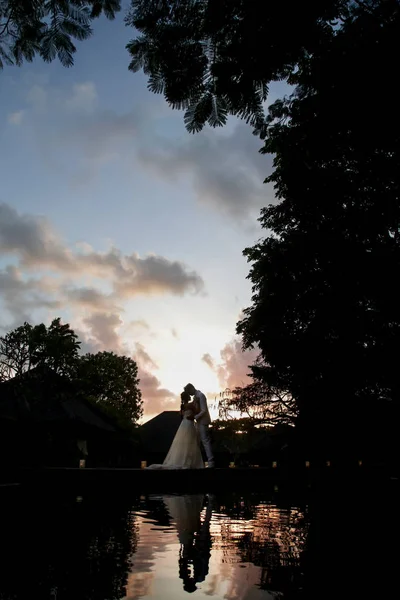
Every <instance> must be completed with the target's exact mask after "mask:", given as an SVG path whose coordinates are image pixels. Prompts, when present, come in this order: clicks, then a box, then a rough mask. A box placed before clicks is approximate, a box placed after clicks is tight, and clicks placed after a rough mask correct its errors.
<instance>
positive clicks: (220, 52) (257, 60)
mask: <svg viewBox="0 0 400 600" xmlns="http://www.w3.org/2000/svg"><path fill="white" fill-rule="evenodd" d="M351 4H352V2H345V1H343V0H308V2H302V3H301V2H290V1H289V0H270V1H269V2H268V3H266V2H263V1H262V0H253V1H252V2H248V0H132V1H131V9H130V11H129V13H128V16H127V18H126V23H127V25H129V26H132V27H134V28H135V29H136V30H137V31H138V32H139V35H138V36H137V37H136V38H135V39H134V40H132V41H131V42H130V43H129V44H128V46H127V48H128V51H129V53H130V55H131V57H132V60H131V63H130V67H129V68H130V70H131V71H133V72H136V71H138V70H139V69H143V71H144V73H145V74H146V75H148V76H149V89H150V90H151V91H153V92H155V93H159V94H161V93H163V94H164V95H165V98H166V100H167V101H168V102H169V104H170V105H171V106H172V107H173V108H177V109H184V110H185V111H186V112H185V124H186V127H187V129H188V131H190V132H196V131H200V130H201V129H202V128H203V127H204V125H205V124H206V123H208V124H209V125H211V126H212V127H217V126H222V125H225V123H226V121H227V117H228V115H229V114H231V115H236V116H238V117H240V118H243V119H245V121H246V122H248V123H249V124H250V125H251V126H252V127H254V128H255V129H257V130H262V129H263V126H264V102H265V100H266V98H267V93H268V84H269V82H271V81H275V80H280V79H290V77H291V75H292V74H293V73H294V72H295V71H296V68H297V65H298V64H299V63H300V62H301V61H302V60H303V59H304V57H305V56H307V55H308V54H310V53H312V52H314V50H315V49H316V48H317V47H318V46H319V44H320V43H321V40H323V39H325V38H327V37H328V38H329V37H330V36H332V35H333V26H332V23H331V21H332V19H335V18H337V17H338V15H343V16H345V15H347V14H348V12H349V5H351ZM262 49H264V51H261V50H262Z"/></svg>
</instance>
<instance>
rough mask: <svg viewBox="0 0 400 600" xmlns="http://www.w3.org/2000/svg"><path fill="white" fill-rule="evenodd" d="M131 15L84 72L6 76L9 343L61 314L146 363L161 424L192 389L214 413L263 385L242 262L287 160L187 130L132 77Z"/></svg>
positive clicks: (80, 60)
mask: <svg viewBox="0 0 400 600" xmlns="http://www.w3.org/2000/svg"><path fill="white" fill-rule="evenodd" d="M123 16H124V14H123V13H121V14H120V15H119V16H118V18H117V19H116V20H115V21H113V22H110V21H107V20H106V19H99V20H98V21H96V22H95V25H94V35H93V37H92V38H91V39H90V40H87V41H85V42H83V43H79V45H78V52H77V53H76V55H75V65H74V67H73V68H71V69H65V68H63V67H62V66H61V65H60V64H59V63H58V62H57V61H55V62H53V63H51V64H50V65H48V64H45V63H43V62H41V61H40V60H35V61H34V62H33V63H31V64H25V65H24V66H23V67H21V68H17V67H6V68H5V69H4V70H3V71H2V72H0V93H1V97H2V110H1V112H0V117H1V118H0V136H1V147H2V148H3V153H2V160H1V163H0V172H1V181H2V186H1V191H0V333H1V334H3V333H4V332H6V331H8V330H10V329H12V328H14V327H16V326H18V325H21V324H22V323H23V322H24V321H26V320H27V321H29V322H31V323H39V322H45V323H46V324H49V323H50V322H51V320H52V319H53V318H55V317H58V316H59V317H61V319H62V321H64V322H68V323H70V325H71V327H72V328H73V329H74V330H75V331H76V332H77V333H78V334H79V336H80V339H81V341H82V350H83V351H92V352H95V351H99V350H110V351H114V352H118V353H122V354H126V355H128V356H132V357H133V358H134V359H135V360H136V361H137V363H138V366H139V375H140V379H141V383H140V387H141V390H142V395H143V400H144V412H145V417H144V419H145V420H146V419H148V418H150V417H152V416H154V415H156V414H158V413H159V412H161V411H162V410H175V409H177V408H178V406H179V402H178V396H179V394H180V392H181V390H182V387H183V386H184V385H185V384H186V383H187V382H189V381H191V382H192V383H193V384H194V385H195V386H196V387H197V388H198V389H201V390H202V391H203V392H204V393H206V395H207V396H208V399H209V403H211V406H212V408H214V404H213V401H214V398H216V397H218V394H219V393H220V391H222V390H223V389H225V388H226V387H233V386H234V385H237V384H239V385H240V384H243V383H246V381H248V380H247V373H248V371H249V369H248V365H249V364H251V362H252V360H253V359H254V357H255V351H253V352H249V353H245V354H243V353H242V352H241V341H240V339H238V338H237V336H236V335H235V324H236V322H237V320H238V318H239V316H240V314H241V311H242V310H243V308H244V307H246V306H248V305H249V304H250V299H251V285H250V282H249V281H248V280H247V279H246V276H247V274H248V272H249V265H248V264H247V262H246V259H245V258H244V257H243V256H242V251H243V249H244V248H245V247H247V246H250V245H253V244H254V242H256V241H257V239H259V238H260V237H261V236H262V230H261V229H260V227H259V224H258V222H257V218H258V216H259V211H260V208H261V207H262V206H266V205H267V204H269V203H270V202H272V201H273V200H274V194H273V189H272V188H271V187H270V186H268V185H265V184H263V180H264V179H265V177H266V176H267V175H268V174H269V173H270V172H271V165H272V158H271V157H266V156H262V155H261V154H259V152H258V151H259V149H260V147H261V145H262V144H261V142H260V140H259V139H257V138H256V137H254V136H253V135H252V132H251V129H250V128H249V127H248V126H247V125H246V124H244V123H243V122H240V121H238V120H235V119H231V120H230V121H229V122H228V125H227V126H226V127H225V128H223V129H217V130H213V129H210V128H206V129H204V131H203V132H201V133H199V134H196V135H191V134H189V133H187V131H186V130H185V128H184V124H183V113H182V112H178V111H173V110H172V109H171V108H170V107H169V106H168V104H167V103H166V102H165V100H164V99H163V97H162V96H156V95H154V94H152V93H150V92H149V91H148V90H147V85H146V84H147V81H146V78H145V76H144V75H143V74H142V73H135V74H132V73H130V72H129V71H128V64H129V55H128V53H127V51H126V49H125V45H126V43H127V42H128V41H129V40H130V39H132V38H133V37H134V36H135V32H134V30H133V29H131V28H127V27H125V25H124V23H123ZM285 91H286V90H285V89H284V86H283V84H282V85H281V84H277V85H276V86H274V87H272V89H271V93H270V97H269V100H268V101H269V102H271V101H273V100H275V99H276V98H277V97H280V96H282V95H283V93H285ZM214 416H215V415H214Z"/></svg>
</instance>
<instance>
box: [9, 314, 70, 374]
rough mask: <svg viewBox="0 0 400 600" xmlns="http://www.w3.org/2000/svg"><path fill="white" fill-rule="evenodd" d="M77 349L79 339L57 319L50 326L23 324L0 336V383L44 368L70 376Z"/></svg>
mask: <svg viewBox="0 0 400 600" xmlns="http://www.w3.org/2000/svg"><path fill="white" fill-rule="evenodd" d="M79 348H80V341H79V340H78V336H77V335H76V334H75V332H74V331H73V330H72V329H71V328H70V326H69V325H68V324H62V323H61V319H60V318H57V319H54V320H53V321H52V322H51V324H50V325H49V327H46V325H45V324H44V323H41V324H39V325H31V324H30V323H26V322H25V323H24V324H23V325H21V326H19V327H17V328H16V329H13V330H12V331H10V332H8V333H7V334H6V335H4V336H2V337H0V381H5V380H7V379H11V378H12V377H19V376H21V375H23V373H26V372H27V371H29V370H30V369H33V368H35V367H38V366H44V365H46V366H48V367H50V368H51V369H53V371H55V372H56V373H59V374H61V375H68V376H72V374H73V373H74V371H75V368H76V365H77V361H78V358H79Z"/></svg>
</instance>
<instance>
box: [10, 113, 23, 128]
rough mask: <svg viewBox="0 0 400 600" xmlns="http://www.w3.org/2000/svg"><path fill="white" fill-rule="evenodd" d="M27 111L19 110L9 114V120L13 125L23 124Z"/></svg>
mask: <svg viewBox="0 0 400 600" xmlns="http://www.w3.org/2000/svg"><path fill="white" fill-rule="evenodd" d="M24 114H25V111H24V110H17V111H15V112H12V113H10V114H9V115H8V117H7V121H8V122H9V123H11V125H21V123H22V120H23V118H24Z"/></svg>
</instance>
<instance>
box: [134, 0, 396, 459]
mask: <svg viewBox="0 0 400 600" xmlns="http://www.w3.org/2000/svg"><path fill="white" fill-rule="evenodd" d="M127 23H128V25H133V26H135V27H136V28H137V30H138V31H139V32H140V34H141V35H140V36H139V37H138V38H136V39H135V40H133V41H132V42H131V43H130V44H129V45H128V50H129V52H130V54H131V56H132V62H131V65H130V68H131V70H133V71H135V70H137V69H140V68H143V70H144V72H145V73H146V74H147V75H148V76H149V88H150V90H152V91H153V92H155V93H163V94H164V96H165V98H166V99H167V101H168V102H169V103H170V104H171V105H172V107H174V108H180V109H182V108H183V109H185V110H186V113H185V122H186V126H187V128H188V130H189V131H191V132H195V131H199V130H200V129H201V128H202V127H203V126H204V124H205V123H208V124H209V125H211V126H218V125H224V124H225V123H226V120H227V116H228V115H229V114H233V115H237V116H239V117H241V118H244V119H245V120H246V121H247V122H249V123H250V124H251V125H252V127H253V128H254V130H255V132H256V133H257V134H259V135H260V136H261V137H262V138H263V139H265V140H266V141H265V146H264V149H263V152H265V153H271V154H272V155H274V156H275V159H274V167H275V170H274V172H273V174H272V175H271V176H270V177H269V178H268V180H267V181H269V182H272V183H273V184H274V187H275V191H276V196H277V199H278V200H279V203H278V204H276V205H271V206H268V207H267V208H265V209H263V211H262V216H261V219H260V220H261V224H262V227H263V228H264V229H265V230H266V232H267V237H266V238H265V239H264V240H261V241H260V242H259V243H257V244H256V245H255V246H254V247H252V248H248V249H247V250H246V251H245V255H246V256H247V257H248V259H249V261H250V262H251V263H252V267H251V272H250V276H249V277H250V280H251V282H252V284H253V297H252V306H251V307H249V308H248V309H247V310H246V311H245V316H244V318H243V319H242V321H241V322H240V323H239V324H238V333H240V334H242V335H243V338H244V345H245V347H252V346H257V347H258V348H259V349H260V360H259V362H258V363H257V364H255V365H254V366H253V368H252V371H253V376H254V381H255V384H256V385H255V386H253V387H250V388H248V389H245V391H240V392H239V393H238V394H236V397H237V402H238V404H240V403H242V406H243V407H245V406H246V405H247V406H250V407H251V408H252V409H257V410H263V409H265V410H266V412H267V413H268V411H269V410H270V409H271V407H272V406H273V404H271V401H275V400H276V398H279V397H280V396H281V395H282V394H284V395H285V398H286V399H290V406H291V412H292V414H293V415H294V416H295V419H296V422H297V423H298V424H299V425H301V426H302V427H303V439H305V440H309V442H310V444H313V446H314V448H318V447H319V444H321V445H323V444H328V445H331V444H332V443H333V444H336V445H338V446H341V445H342V446H343V447H344V448H346V447H347V448H348V447H349V444H350V445H351V443H353V442H352V440H353V439H354V440H355V443H356V444H357V443H358V442H361V441H362V442H363V443H369V444H371V440H368V437H369V431H370V430H371V425H372V424H373V423H374V422H375V423H376V420H377V419H378V417H379V418H380V421H379V423H380V426H379V428H380V430H381V431H385V436H384V437H385V438H386V439H390V438H391V437H393V436H391V435H390V434H389V431H388V429H387V428H384V427H383V425H384V424H386V425H389V424H390V423H395V422H396V418H395V417H396V415H397V413H398V406H399V394H400V390H399V380H398V376H397V362H396V356H397V349H398V347H399V342H400V312H399V311H400V297H399V290H398V286H397V284H396V274H397V273H398V272H399V267H400V248H399V218H400V214H399V173H400V164H399V162H400V160H399V142H400V117H399V114H398V111H397V108H396V104H395V100H394V99H395V97H396V94H395V93H394V92H395V90H394V86H393V83H392V82H393V73H394V72H395V70H396V65H397V63H396V61H397V59H396V56H397V53H398V39H399V34H400V5H399V2H398V1H397V0H363V1H362V2H361V1H358V0H347V1H346V0H343V1H338V2H335V1H329V0H326V1H318V2H306V3H297V4H296V3H290V4H289V2H285V1H281V0H279V1H278V0H276V1H271V2H269V3H268V4H267V5H266V3H264V2H261V1H260V2H246V1H245V0H242V1H241V0H229V1H228V0H226V1H220V0H204V1H193V2H192V1H189V0H188V1H186V2H184V1H180V2H179V1H173V0H170V1H167V0H164V1H153V2H152V1H150V2H149V1H146V2H144V1H139V0H134V1H133V2H132V7H131V11H130V13H129V16H128V18H127ZM279 79H284V80H286V81H287V82H288V83H289V84H291V85H292V86H294V88H295V91H294V93H292V94H291V95H290V96H289V97H288V98H283V99H280V100H279V101H277V102H275V103H274V104H273V105H272V106H271V107H270V109H269V115H268V117H267V118H266V119H264V114H263V102H264V100H265V98H266V94H267V86H268V84H269V83H270V82H271V81H276V80H279ZM257 386H259V387H258V388H257ZM263 398H264V399H263ZM264 400H265V402H264ZM279 412H280V414H282V411H279ZM316 435H317V436H318V439H317V438H316ZM362 438H364V439H362ZM382 439H383V438H382ZM375 443H376V439H375Z"/></svg>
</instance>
